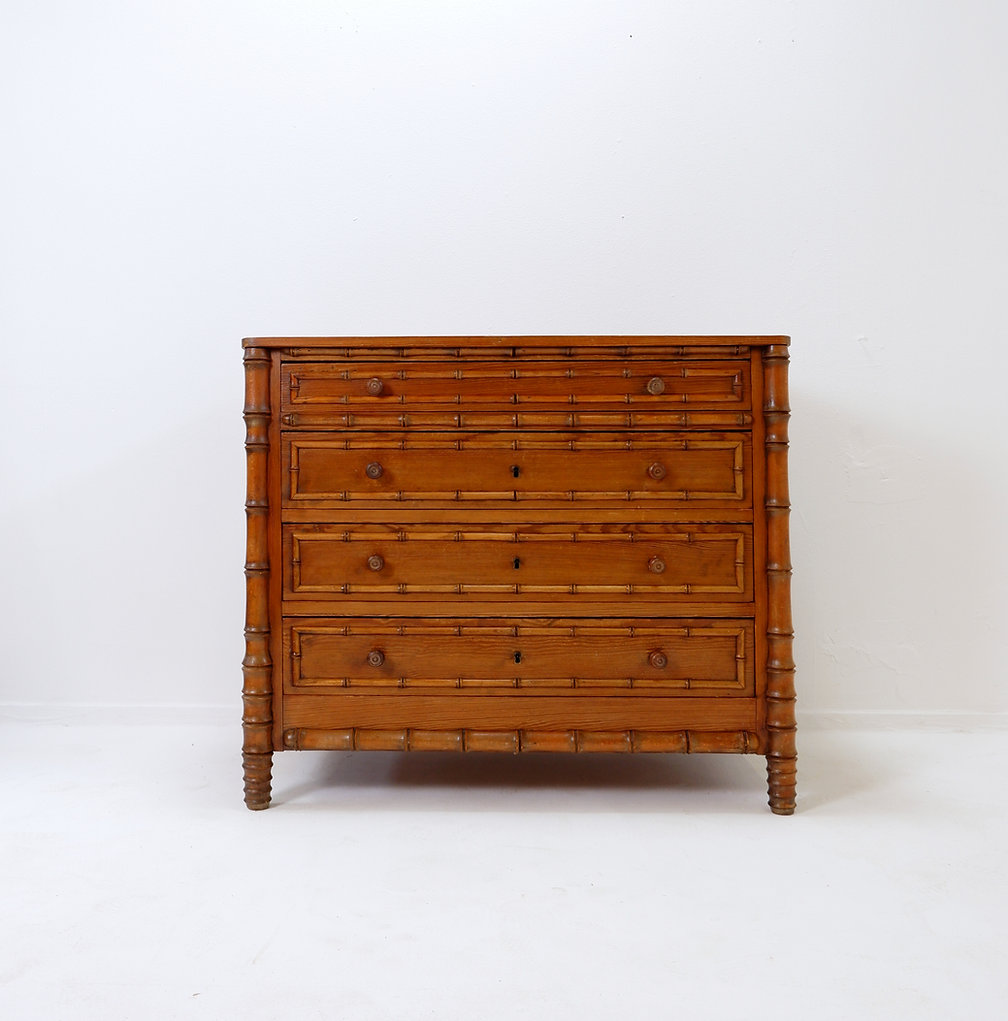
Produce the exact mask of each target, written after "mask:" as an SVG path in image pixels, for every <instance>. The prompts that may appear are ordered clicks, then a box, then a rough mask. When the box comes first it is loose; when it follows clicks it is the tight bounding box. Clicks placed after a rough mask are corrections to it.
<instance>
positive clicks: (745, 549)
mask: <svg viewBox="0 0 1008 1021" xmlns="http://www.w3.org/2000/svg"><path fill="white" fill-rule="evenodd" d="M283 549H284V598H285V599H288V600H293V599H298V598H309V599H325V598H331V599H338V600H339V601H340V602H342V603H343V604H347V603H352V602H353V601H355V600H361V599H364V600H368V599H386V600H388V601H389V605H390V607H391V606H392V605H394V604H395V603H396V602H403V601H406V600H410V601H412V600H418V599H419V600H425V601H435V602H440V603H443V602H444V601H445V600H451V599H452V598H453V597H456V596H459V597H473V596H478V597H479V598H481V599H491V600H493V599H497V600H501V601H503V602H506V603H508V604H511V605H515V604H516V603H517V602H519V601H521V600H522V599H528V598H536V597H538V598H541V597H543V596H552V597H562V598H564V599H569V600H570V601H572V602H577V603H582V602H590V601H591V600H592V599H593V598H594V599H599V598H603V599H608V600H611V599H613V598H619V599H627V600H629V601H633V600H634V599H639V598H648V597H655V596H660V597H662V598H663V599H667V600H668V602H669V603H670V604H674V603H676V602H683V601H686V600H688V601H690V602H703V601H705V600H717V601H739V602H748V601H750V600H751V599H752V576H753V570H752V528H751V526H749V525H676V526H671V525H654V524H641V525H634V526H630V525H600V524H584V525H578V526H575V527H571V526H570V525H542V524H521V525H515V526H514V527H511V528H504V527H502V526H480V525H472V524H457V525H422V524H411V525H410V526H409V527H408V528H397V527H396V526H393V525H381V524H374V525H361V524H357V525H353V524H297V525H285V526H284V530H283Z"/></svg>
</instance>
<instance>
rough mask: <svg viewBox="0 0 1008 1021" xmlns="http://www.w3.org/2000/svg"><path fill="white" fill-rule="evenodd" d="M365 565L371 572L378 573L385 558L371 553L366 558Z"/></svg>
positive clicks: (383, 564)
mask: <svg viewBox="0 0 1008 1021" xmlns="http://www.w3.org/2000/svg"><path fill="white" fill-rule="evenodd" d="M367 565H368V567H370V568H371V570H372V571H380V570H381V569H382V568H383V567H384V566H385V558H384V557H383V556H382V555H381V554H380V553H372V554H371V556H369V557H368V558H367Z"/></svg>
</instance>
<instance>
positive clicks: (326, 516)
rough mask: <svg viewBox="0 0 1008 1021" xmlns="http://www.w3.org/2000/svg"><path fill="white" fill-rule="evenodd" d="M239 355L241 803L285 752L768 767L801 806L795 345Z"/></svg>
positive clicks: (312, 341) (262, 342)
mask: <svg viewBox="0 0 1008 1021" xmlns="http://www.w3.org/2000/svg"><path fill="white" fill-rule="evenodd" d="M243 344H244V348H245V374H246V400H245V422H246V428H247V436H246V451H247V458H248V499H247V502H246V512H247V519H248V555H247V563H246V565H245V573H246V579H247V617H246V629H245V637H246V655H245V659H244V662H243V667H244V707H245V709H244V734H245V741H244V756H243V760H244V768H245V801H246V804H247V805H248V807H249V808H253V809H258V808H265V807H266V806H267V805H268V804H269V800H270V771H271V762H272V754H273V752H274V751H280V750H283V749H302V748H305V749H311V748H315V749H402V750H424V749H441V750H445V749H453V750H459V751H481V750H492V751H500V750H507V751H515V752H517V751H532V750H534V751H542V750H549V751H566V752H588V751H606V752H613V751H624V752H629V751H642V752H643V751H675V752H702V751H718V752H749V753H755V754H760V755H765V756H766V758H767V770H768V777H769V791H770V807H771V809H772V810H773V811H774V812H777V813H779V814H789V813H790V812H792V811H793V810H794V799H795V742H794V729H795V726H794V677H793V675H794V665H793V662H792V658H791V640H792V634H791V612H790V561H789V553H788V510H789V502H788V488H787V426H788V398H787V344H788V339H787V338H786V337H390V338H372V337H368V338H357V337H354V338H346V337H340V338H333V337H329V338H258V339H249V340H246V341H244V342H243Z"/></svg>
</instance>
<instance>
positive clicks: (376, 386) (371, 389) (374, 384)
mask: <svg viewBox="0 0 1008 1021" xmlns="http://www.w3.org/2000/svg"><path fill="white" fill-rule="evenodd" d="M364 389H365V390H367V392H368V393H369V394H370V395H371V396H372V397H377V396H378V395H379V394H380V393H381V392H382V391H383V390H384V389H385V384H384V383H383V382H382V381H381V380H380V379H379V378H378V377H377V376H372V377H371V378H370V379H369V380H368V381H367V382H366V383H365V384H364Z"/></svg>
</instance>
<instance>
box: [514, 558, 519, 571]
mask: <svg viewBox="0 0 1008 1021" xmlns="http://www.w3.org/2000/svg"><path fill="white" fill-rule="evenodd" d="M519 567H521V558H519V557H515V558H514V569H515V570H516V571H517V570H518V568H519Z"/></svg>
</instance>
